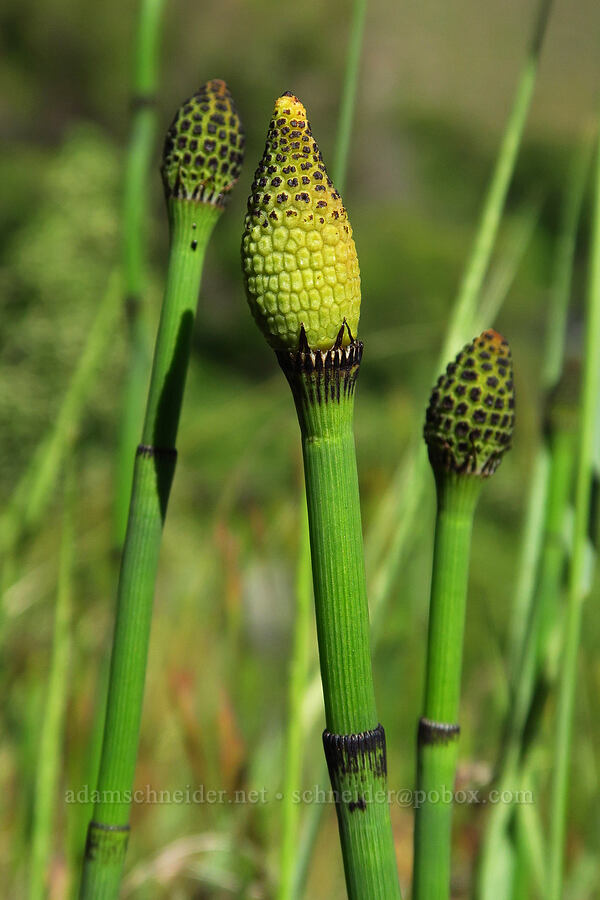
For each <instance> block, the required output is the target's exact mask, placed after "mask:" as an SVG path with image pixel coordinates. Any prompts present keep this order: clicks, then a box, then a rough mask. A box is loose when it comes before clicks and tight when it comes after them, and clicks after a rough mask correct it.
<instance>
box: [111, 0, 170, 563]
mask: <svg viewBox="0 0 600 900" xmlns="http://www.w3.org/2000/svg"><path fill="white" fill-rule="evenodd" d="M164 6H165V0H139V7H138V13H137V21H136V36H135V45H134V53H133V72H132V76H133V78H132V85H131V101H130V102H131V126H130V135H129V144H128V148H127V156H126V159H125V167H124V169H125V171H124V183H123V211H122V215H123V222H122V231H123V238H122V248H123V282H124V283H123V292H124V299H125V312H126V315H127V337H128V351H129V352H128V366H127V376H126V381H125V385H124V389H123V404H122V409H121V422H120V429H119V447H118V454H117V466H116V476H115V500H114V542H115V546H116V547H117V548H118V549H119V550H120V549H121V548H122V546H123V541H124V540H125V531H126V529H127V516H128V512H129V497H130V495H131V485H132V481H133V460H132V456H133V451H134V450H135V446H136V444H137V441H138V438H139V433H140V429H141V427H142V416H143V413H144V393H145V391H146V384H147V378H148V367H149V363H150V340H149V336H148V334H147V329H146V328H145V327H144V326H145V323H144V321H143V319H144V316H143V314H142V308H143V303H144V294H145V286H146V257H147V253H148V247H147V244H148V231H149V229H148V209H149V205H150V204H149V198H150V196H151V193H150V191H149V190H148V187H149V180H150V168H151V162H152V159H153V155H154V151H155V138H156V127H157V122H158V109H157V104H156V89H157V84H158V64H159V57H160V35H161V25H162V19H163V11H164Z"/></svg>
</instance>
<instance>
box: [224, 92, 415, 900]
mask: <svg viewBox="0 0 600 900" xmlns="http://www.w3.org/2000/svg"><path fill="white" fill-rule="evenodd" d="M242 263H243V268H244V274H245V280H246V289H247V295H248V301H249V304H250V308H251V310H252V313H253V315H254V317H255V319H256V321H257V323H258V325H259V327H260V329H261V330H262V332H263V334H264V335H265V337H266V338H267V340H268V342H269V343H270V344H271V346H272V347H273V348H274V349H275V350H276V352H277V358H278V361H279V363H280V365H281V368H282V369H283V371H284V373H285V375H286V377H287V379H288V382H289V384H290V387H291V390H292V394H293V397H294V401H295V404H296V411H297V414H298V420H299V423H300V431H301V436H302V450H303V457H304V475H305V483H306V497H307V504H308V521H309V530H310V547H311V556H312V569H313V584H314V593H315V605H316V619H317V637H318V643H319V656H320V664H321V676H322V681H323V694H324V698H325V719H326V726H327V728H326V731H325V732H324V734H323V743H324V747H325V756H326V759H327V763H328V768H329V774H330V778H331V783H332V787H333V789H334V792H335V796H336V809H337V815H338V824H339V831H340V840H341V845H342V855H343V859H344V869H345V874H346V885H347V889H348V895H349V897H350V898H362V900H365V898H367V900H368V898H373V900H374V898H379V900H383V898H386V900H393V898H395V897H396V898H397V897H399V896H400V889H399V885H398V875H397V870H396V861H395V854H394V843H393V836H392V830H391V821H390V813H389V806H388V802H387V795H386V791H385V786H386V777H387V775H386V753H385V734H384V731H383V728H382V726H381V725H380V724H379V720H378V717H377V711H376V707H375V694H374V688H373V675H372V671H371V650H370V639H369V614H368V607H367V596H366V584H365V570H364V557H363V545H362V527H361V516H360V498H359V493H358V477H357V471H356V454H355V448H354V434H353V416H354V389H355V384H356V378H357V376H358V370H359V366H360V361H361V357H362V344H361V343H359V342H358V341H357V340H356V337H355V334H356V329H357V326H358V317H359V312H360V275H359V270H358V260H357V257H356V249H355V247H354V241H353V239H352V229H351V227H350V223H349V221H348V216H347V213H346V210H345V209H344V206H343V204H342V201H341V197H340V195H339V194H338V192H337V191H336V190H335V188H334V186H333V184H332V182H331V180H330V178H329V177H328V175H327V171H326V169H325V166H324V164H323V159H322V156H321V153H320V151H319V148H318V146H317V144H316V141H315V139H314V137H313V135H312V131H311V128H310V125H309V122H308V120H307V116H306V110H305V109H304V106H303V105H302V103H301V102H300V101H299V100H298V98H297V97H295V96H294V95H293V94H284V95H283V96H282V97H280V98H279V99H278V100H277V102H276V104H275V111H274V113H273V118H272V119H271V123H270V126H269V131H268V134H267V142H266V147H265V152H264V154H263V157H262V160H261V162H260V163H259V166H258V168H257V170H256V174H255V177H254V182H253V184H252V193H251V195H250V199H249V201H248V214H247V216H246V220H245V229H244V235H243V239H242Z"/></svg>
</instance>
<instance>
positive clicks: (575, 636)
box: [548, 151, 600, 900]
mask: <svg viewBox="0 0 600 900" xmlns="http://www.w3.org/2000/svg"><path fill="white" fill-rule="evenodd" d="M599 346H600V151H598V152H597V158H596V172H595V198H594V216H593V233H592V240H591V245H590V275H589V286H588V298H587V321H586V330H585V348H584V354H585V355H584V364H583V377H582V388H581V399H580V432H579V447H578V453H577V474H576V484H575V513H574V523H573V553H572V558H571V565H570V568H569V583H568V597H567V611H566V620H565V632H564V644H563V655H562V660H561V666H560V676H559V693H558V707H557V723H556V738H555V753H554V766H553V772H552V776H553V777H552V802H551V816H550V846H549V859H548V866H549V877H548V897H549V898H550V900H560V897H561V895H562V888H563V872H564V844H565V835H566V821H567V802H568V779H569V766H570V760H571V745H572V736H573V711H574V705H575V690H576V684H577V659H578V650H579V640H580V634H581V618H582V610H583V604H584V600H585V598H586V595H587V592H588V587H587V585H586V579H585V578H584V574H585V561H586V545H587V530H588V523H589V517H590V497H591V493H590V489H591V484H592V473H593V465H594V450H595V446H594V440H595V427H596V415H597V411H598V386H599V384H600V354H598V347H599Z"/></svg>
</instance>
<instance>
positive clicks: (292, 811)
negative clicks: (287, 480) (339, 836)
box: [277, 502, 312, 900]
mask: <svg viewBox="0 0 600 900" xmlns="http://www.w3.org/2000/svg"><path fill="white" fill-rule="evenodd" d="M300 519H301V525H300V541H299V550H298V564H297V571H296V617H295V622H294V645H293V648H292V659H291V664H290V684H289V699H288V707H289V711H288V720H287V732H286V737H285V759H284V765H283V800H282V810H281V815H282V820H281V833H282V840H281V850H280V857H279V858H280V868H279V871H280V876H279V888H278V892H277V896H278V898H279V900H287V898H289V897H292V896H293V885H294V866H295V859H296V853H297V844H298V819H299V814H300V805H299V804H298V803H297V802H295V800H294V792H295V791H296V790H297V789H298V787H299V785H300V781H301V776H302V756H303V754H302V749H303V743H304V742H303V722H302V714H301V713H302V697H303V696H304V690H305V687H306V677H307V674H308V660H309V653H308V637H309V631H310V622H311V609H312V579H311V563H310V536H309V531H308V513H307V509H306V503H305V502H303V503H302V504H301V512H300Z"/></svg>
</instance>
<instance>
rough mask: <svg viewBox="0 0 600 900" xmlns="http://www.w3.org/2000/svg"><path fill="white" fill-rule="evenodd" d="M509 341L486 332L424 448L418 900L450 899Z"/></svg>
mask: <svg viewBox="0 0 600 900" xmlns="http://www.w3.org/2000/svg"><path fill="white" fill-rule="evenodd" d="M513 409H514V390H513V382H512V361H511V355H510V350H509V348H508V343H507V342H506V341H505V340H504V339H503V338H502V337H501V336H500V335H499V334H498V333H497V332H495V331H484V332H483V334H482V335H480V337H478V338H476V339H475V340H474V341H472V342H471V343H470V344H467V346H466V347H464V348H463V350H462V351H461V352H460V353H459V354H458V356H457V357H456V360H455V362H453V363H450V365H449V366H448V367H447V369H446V372H445V374H443V375H441V376H440V378H439V379H438V381H437V384H436V386H435V388H434V390H433V393H432V395H431V399H430V402H429V407H428V410H427V416H426V420H425V432H424V433H425V441H426V444H427V448H428V451H429V460H430V463H431V467H432V469H433V473H434V475H435V482H436V489H437V518H436V526H435V545H434V556H433V575H432V582H431V603H430V612H429V634H428V644H427V665H426V684H425V699H424V704H423V716H422V718H421V719H420V721H419V730H418V756H417V759H418V765H417V798H418V802H417V805H416V811H415V838H414V880H413V881H414V883H413V900H442V898H447V897H449V896H450V836H451V823H452V801H453V793H454V778H455V773H456V761H457V753H458V735H459V731H460V728H459V725H458V724H457V722H458V709H459V698H460V678H461V668H462V645H463V632H464V623H465V610H466V596H467V582H468V573H469V553H470V544H471V531H472V526H473V517H474V513H475V507H476V505H477V500H478V499H479V494H480V491H481V487H482V484H483V481H484V480H485V479H486V478H488V477H489V476H490V475H492V474H493V473H494V472H495V470H496V468H497V467H498V465H499V463H500V461H501V459H502V456H503V455H504V453H505V452H506V450H507V449H508V448H509V447H510V442H511V438H512V430H513V424H514V413H513Z"/></svg>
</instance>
